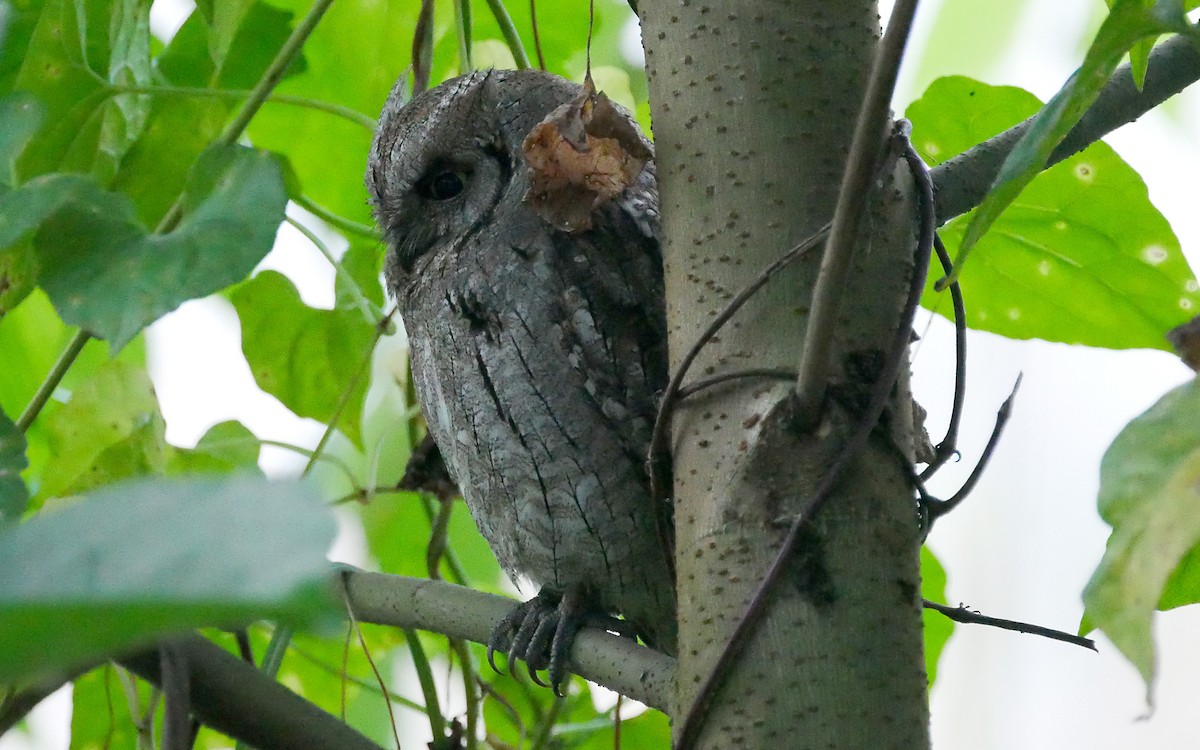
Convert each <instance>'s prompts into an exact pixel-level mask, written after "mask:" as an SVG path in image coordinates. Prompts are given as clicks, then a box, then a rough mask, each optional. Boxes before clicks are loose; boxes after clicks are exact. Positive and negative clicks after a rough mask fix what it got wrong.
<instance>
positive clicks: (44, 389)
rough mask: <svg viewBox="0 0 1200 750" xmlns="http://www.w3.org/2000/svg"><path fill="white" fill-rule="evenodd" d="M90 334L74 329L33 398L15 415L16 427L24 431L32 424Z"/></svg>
mask: <svg viewBox="0 0 1200 750" xmlns="http://www.w3.org/2000/svg"><path fill="white" fill-rule="evenodd" d="M91 339H92V335H91V334H90V333H88V332H87V331H82V330H80V331H76V332H75V335H74V336H72V337H71V340H70V341H69V342H68V343H67V348H66V349H63V351H62V354H60V355H58V359H56V360H55V361H54V366H53V367H51V368H50V373H49V374H48V375H46V378H45V379H44V380H43V381H42V384H41V385H40V386H38V389H37V392H36V393H34V394H33V398H31V399H30V400H29V404H28V405H27V406H26V407H25V411H23V412H21V416H19V417H17V422H16V425H17V429H18V430H20V431H21V432H25V431H26V430H28V429H29V425H31V424H33V420H35V419H37V415H38V414H40V413H41V411H42V409H43V408H45V406H46V402H47V401H49V400H50V396H52V395H53V394H54V391H55V390H56V389H57V388H58V384H59V383H61V382H62V379H63V377H64V376H65V375H66V374H67V370H69V369H71V365H72V364H74V363H75V359H76V358H77V357H78V356H79V353H80V352H81V351H83V347H84V346H86V345H87V342H89V341H91Z"/></svg>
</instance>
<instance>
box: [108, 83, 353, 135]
mask: <svg viewBox="0 0 1200 750" xmlns="http://www.w3.org/2000/svg"><path fill="white" fill-rule="evenodd" d="M109 89H110V91H111V92H112V93H111V95H112V96H117V95H120V94H150V95H160V96H164V95H170V96H194V97H197V98H213V99H242V98H245V97H247V96H249V95H250V94H251V92H252V90H251V89H206V88H198V87H191V86H119V85H112V84H109ZM266 101H267V102H270V103H271V104H289V105H291V106H294V107H303V108H305V109H313V110H316V111H318V112H325V113H327V114H331V115H333V116H335V117H340V118H342V119H343V120H346V121H348V122H352V123H354V124H355V125H359V126H361V127H362V128H364V129H366V130H367V131H369V132H371V133H374V132H375V120H374V118H371V117H367V116H366V115H364V114H363V113H361V112H359V111H357V110H355V109H352V108H350V107H347V106H344V105H341V104H334V103H333V102H324V101H321V100H320V99H310V98H308V97H305V96H294V95H292V94H274V93H270V94H267V97H266Z"/></svg>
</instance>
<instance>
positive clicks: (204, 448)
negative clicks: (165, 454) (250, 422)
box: [167, 421, 262, 475]
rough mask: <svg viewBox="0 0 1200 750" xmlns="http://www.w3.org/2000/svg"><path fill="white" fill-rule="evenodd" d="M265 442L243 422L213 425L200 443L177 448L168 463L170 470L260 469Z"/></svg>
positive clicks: (225, 470)
mask: <svg viewBox="0 0 1200 750" xmlns="http://www.w3.org/2000/svg"><path fill="white" fill-rule="evenodd" d="M261 448H262V443H261V442H260V441H259V439H258V438H257V437H255V435H254V433H253V432H251V431H250V430H249V429H247V428H246V426H245V425H243V424H242V423H241V422H236V421H230V422H221V423H220V424H216V425H213V426H212V428H210V429H209V431H208V432H206V433H204V437H202V438H200V442H198V443H196V447H195V448H192V449H183V448H177V449H175V450H173V451H172V452H171V456H170V459H169V461H168V463H167V473H168V474H172V475H173V474H197V473H201V472H204V473H221V474H229V473H232V472H235V471H241V472H247V471H250V472H257V473H261V472H259V469H258V454H259V451H260V449H261Z"/></svg>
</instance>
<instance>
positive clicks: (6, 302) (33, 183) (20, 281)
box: [0, 174, 105, 316]
mask: <svg viewBox="0 0 1200 750" xmlns="http://www.w3.org/2000/svg"><path fill="white" fill-rule="evenodd" d="M103 200H105V195H104V192H103V191H102V190H101V189H100V187H99V186H98V185H97V184H96V182H95V180H93V179H92V178H91V177H87V176H84V175H75V174H49V175H43V176H41V177H35V178H33V179H32V180H30V181H29V182H27V183H25V184H24V185H22V186H20V187H19V188H16V189H15V190H10V191H8V192H5V193H0V316H3V315H5V314H7V313H8V312H9V311H11V310H12V309H13V308H15V307H16V306H17V305H19V304H21V302H22V301H23V300H24V299H25V298H26V297H27V296H29V293H30V292H32V291H33V288H34V286H35V285H36V284H37V282H38V276H39V273H40V266H41V264H40V263H39V262H38V257H37V252H36V251H35V249H34V247H33V243H32V242H31V240H32V237H33V234H34V233H35V232H36V231H37V230H38V228H39V227H41V225H42V223H43V222H45V221H46V220H47V219H48V218H49V217H50V216H52V215H54V214H55V213H56V212H57V211H59V210H61V209H62V207H63V206H65V205H67V204H69V203H72V202H74V201H90V202H99V201H103Z"/></svg>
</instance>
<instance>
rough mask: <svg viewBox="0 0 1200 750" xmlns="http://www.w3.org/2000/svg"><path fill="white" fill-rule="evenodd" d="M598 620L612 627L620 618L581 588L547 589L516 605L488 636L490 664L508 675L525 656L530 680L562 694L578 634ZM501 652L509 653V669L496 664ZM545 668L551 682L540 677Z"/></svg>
mask: <svg viewBox="0 0 1200 750" xmlns="http://www.w3.org/2000/svg"><path fill="white" fill-rule="evenodd" d="M597 622H599V623H601V625H600V626H601V627H603V628H606V629H611V628H612V627H613V626H612V623H614V622H618V621H615V620H613V619H612V618H611V617H608V616H606V615H605V616H600V615H599V614H598V613H597V612H596V611H595V610H594V609H593V608H592V606H591V604H590V601H589V599H588V596H587V594H586V592H584V591H582V590H580V589H577V588H573V589H568V591H567V592H566V593H565V594H559V593H557V592H555V591H549V590H547V589H543V590H542V591H541V592H539V593H538V595H537V596H535V597H534V598H532V599H530V600H529V601H526V602H521V603H520V604H518V605H517V606H515V607H513V610H512V611H511V612H509V613H508V615H507V616H506V617H505V618H504V619H503V620H501V621H500V623H499V624H498V625H497V626H496V628H495V630H493V631H492V635H491V638H489V639H488V663H489V664H491V665H492V669H495V670H496V671H497V672H500V673H501V674H504V673H506V672H510V671H511V668H512V664H513V661H512V660H513V659H514V658H515V659H521V660H523V661H524V662H525V664H526V667H527V669H528V671H529V677H530V679H532V680H533V681H534V682H535V683H537V684H538V685H541V686H543V687H549V688H552V689H553V690H554V692H555V693H556V694H558V695H562V691H561V690H560V688H561V686H562V683H563V682H564V681H565V680H566V678H567V674H568V670H567V666H568V662H569V661H570V655H571V646H572V645H573V644H574V642H575V636H576V635H577V634H578V633H579V630H580V628H582V627H583V626H584V625H587V624H593V623H597ZM497 651H503V652H507V653H508V658H509V661H508V668H509V669H508V670H504V669H500V668H499V667H497V666H496V662H495V654H496V652H497ZM542 669H547V670H548V671H549V677H550V681H549V683H547V682H544V681H543V680H542V679H541V678H540V677H538V674H537V673H538V671H539V670H542Z"/></svg>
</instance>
